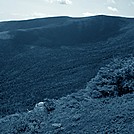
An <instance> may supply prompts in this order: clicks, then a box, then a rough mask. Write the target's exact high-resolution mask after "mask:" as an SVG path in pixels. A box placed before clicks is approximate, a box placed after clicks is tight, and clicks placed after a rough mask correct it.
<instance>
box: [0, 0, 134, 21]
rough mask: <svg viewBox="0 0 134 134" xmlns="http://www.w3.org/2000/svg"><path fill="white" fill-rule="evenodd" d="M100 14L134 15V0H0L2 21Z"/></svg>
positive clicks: (0, 17) (0, 18)
mask: <svg viewBox="0 0 134 134" xmlns="http://www.w3.org/2000/svg"><path fill="white" fill-rule="evenodd" d="M98 14H106V15H116V16H125V17H134V0H0V21H4V20H22V19H32V18H41V17H50V16H71V17H83V16H92V15H98Z"/></svg>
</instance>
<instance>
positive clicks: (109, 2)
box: [107, 0, 116, 4]
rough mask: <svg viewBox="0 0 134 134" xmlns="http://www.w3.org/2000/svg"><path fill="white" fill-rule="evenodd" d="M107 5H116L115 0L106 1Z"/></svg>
mask: <svg viewBox="0 0 134 134" xmlns="http://www.w3.org/2000/svg"><path fill="white" fill-rule="evenodd" d="M107 3H108V4H116V2H115V0H107Z"/></svg>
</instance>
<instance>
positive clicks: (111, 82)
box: [87, 56, 134, 98]
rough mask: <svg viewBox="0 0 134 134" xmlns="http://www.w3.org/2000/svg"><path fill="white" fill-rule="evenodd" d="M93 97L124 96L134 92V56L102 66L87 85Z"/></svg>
mask: <svg viewBox="0 0 134 134" xmlns="http://www.w3.org/2000/svg"><path fill="white" fill-rule="evenodd" d="M89 88H90V90H91V96H92V97H93V98H101V97H112V96H122V95H124V94H127V93H132V92H134V57H132V56H131V57H129V58H125V59H115V60H113V61H112V62H111V63H110V64H108V65H107V66H106V67H102V68H101V69H100V70H99V72H98V74H97V75H96V77H95V78H93V79H92V80H91V81H90V82H89V83H88V85H87V89H89Z"/></svg>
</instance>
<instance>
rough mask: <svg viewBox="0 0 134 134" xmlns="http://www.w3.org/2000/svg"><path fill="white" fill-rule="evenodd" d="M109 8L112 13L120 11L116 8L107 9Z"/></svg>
mask: <svg viewBox="0 0 134 134" xmlns="http://www.w3.org/2000/svg"><path fill="white" fill-rule="evenodd" d="M107 8H108V10H110V11H112V12H118V9H117V8H115V7H110V6H109V7H107Z"/></svg>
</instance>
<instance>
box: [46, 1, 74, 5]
mask: <svg viewBox="0 0 134 134" xmlns="http://www.w3.org/2000/svg"><path fill="white" fill-rule="evenodd" d="M46 1H47V2H49V3H54V2H57V3H59V4H63V5H71V4H72V1H71V0H46Z"/></svg>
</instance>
